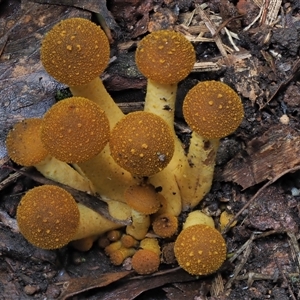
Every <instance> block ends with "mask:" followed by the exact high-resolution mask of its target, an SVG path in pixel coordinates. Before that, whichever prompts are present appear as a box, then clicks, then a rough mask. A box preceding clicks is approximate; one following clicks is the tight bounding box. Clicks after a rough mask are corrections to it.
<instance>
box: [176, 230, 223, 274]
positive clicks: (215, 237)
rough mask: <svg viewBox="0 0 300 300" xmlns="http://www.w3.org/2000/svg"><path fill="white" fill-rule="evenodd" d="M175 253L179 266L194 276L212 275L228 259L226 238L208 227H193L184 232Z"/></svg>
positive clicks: (177, 240) (180, 236) (179, 238)
mask: <svg viewBox="0 0 300 300" xmlns="http://www.w3.org/2000/svg"><path fill="white" fill-rule="evenodd" d="M174 251H175V256H176V259H177V261H178V263H179V265H180V266H181V267H182V268H183V269H184V270H186V271H187V272H188V273H190V274H192V275H208V274H212V273H214V272H216V271H217V270H218V269H219V268H220V267H221V265H222V264H223V262H224V261H225V259H226V243H225V240H224V238H223V237H222V235H221V234H220V232H219V231H217V230H216V229H215V228H212V227H210V226H207V225H192V226H190V227H187V228H186V229H184V230H182V231H181V232H180V234H179V235H178V237H177V239H176V241H175V246H174Z"/></svg>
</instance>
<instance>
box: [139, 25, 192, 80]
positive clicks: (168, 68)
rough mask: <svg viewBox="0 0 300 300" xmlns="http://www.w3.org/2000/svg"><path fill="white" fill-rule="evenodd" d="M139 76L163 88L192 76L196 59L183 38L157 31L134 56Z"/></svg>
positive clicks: (181, 35)
mask: <svg viewBox="0 0 300 300" xmlns="http://www.w3.org/2000/svg"><path fill="white" fill-rule="evenodd" d="M135 60H136V64H137V67H138V68H139V70H140V71H141V73H142V74H143V75H144V76H145V77H147V78H148V79H151V80H153V81H157V82H159V83H162V84H175V83H177V82H179V81H181V80H182V79H184V78H185V77H187V75H188V74H189V73H190V72H191V70H192V68H193V66H194V64H195V60H196V56H195V51H194V48H193V45H192V44H191V43H190V42H189V41H188V40H187V39H186V38H185V37H184V35H183V34H181V33H179V32H175V31H172V30H159V31H155V32H152V33H151V34H149V35H147V36H146V37H144V38H143V39H142V40H141V41H140V43H139V44H138V48H137V50H136V54H135Z"/></svg>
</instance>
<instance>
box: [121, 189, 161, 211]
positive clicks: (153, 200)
mask: <svg viewBox="0 0 300 300" xmlns="http://www.w3.org/2000/svg"><path fill="white" fill-rule="evenodd" d="M124 199H125V201H126V203H127V204H128V206H130V207H131V208H133V209H135V210H136V211H138V212H140V213H143V214H145V215H150V214H154V213H155V212H157V211H158V209H159V208H160V200H159V199H160V197H159V195H158V193H157V192H156V191H155V188H154V186H153V185H152V184H140V185H133V186H129V187H128V188H127V189H126V191H125V193H124Z"/></svg>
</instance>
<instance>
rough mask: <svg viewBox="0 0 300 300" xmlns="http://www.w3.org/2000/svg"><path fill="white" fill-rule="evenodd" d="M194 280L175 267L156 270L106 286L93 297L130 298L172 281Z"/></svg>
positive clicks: (124, 299) (107, 298)
mask: <svg viewBox="0 0 300 300" xmlns="http://www.w3.org/2000/svg"><path fill="white" fill-rule="evenodd" d="M192 280H195V276H192V275H190V274H188V273H187V272H185V271H184V270H182V269H181V268H175V269H173V270H168V271H165V272H163V271H162V272H158V273H155V274H152V275H151V276H138V277H135V278H130V280H127V281H125V282H124V281H122V282H119V283H118V284H116V285H114V286H113V287H112V286H111V287H108V288H106V289H105V290H103V291H100V292H99V293H97V295H96V298H95V299H101V300H115V299H118V300H132V299H135V298H136V297H137V296H139V295H141V294H142V293H143V292H146V291H149V290H151V289H154V288H157V287H160V286H163V285H165V284H168V283H174V282H187V281H192Z"/></svg>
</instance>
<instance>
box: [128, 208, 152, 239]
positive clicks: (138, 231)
mask: <svg viewBox="0 0 300 300" xmlns="http://www.w3.org/2000/svg"><path fill="white" fill-rule="evenodd" d="M131 217H132V224H131V225H128V226H127V227H126V233H127V234H130V235H131V236H133V237H134V238H135V239H137V240H142V239H143V238H144V237H145V236H146V234H147V232H148V229H149V226H150V216H149V215H144V214H142V213H139V212H138V211H136V210H134V209H132V210H131Z"/></svg>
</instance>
